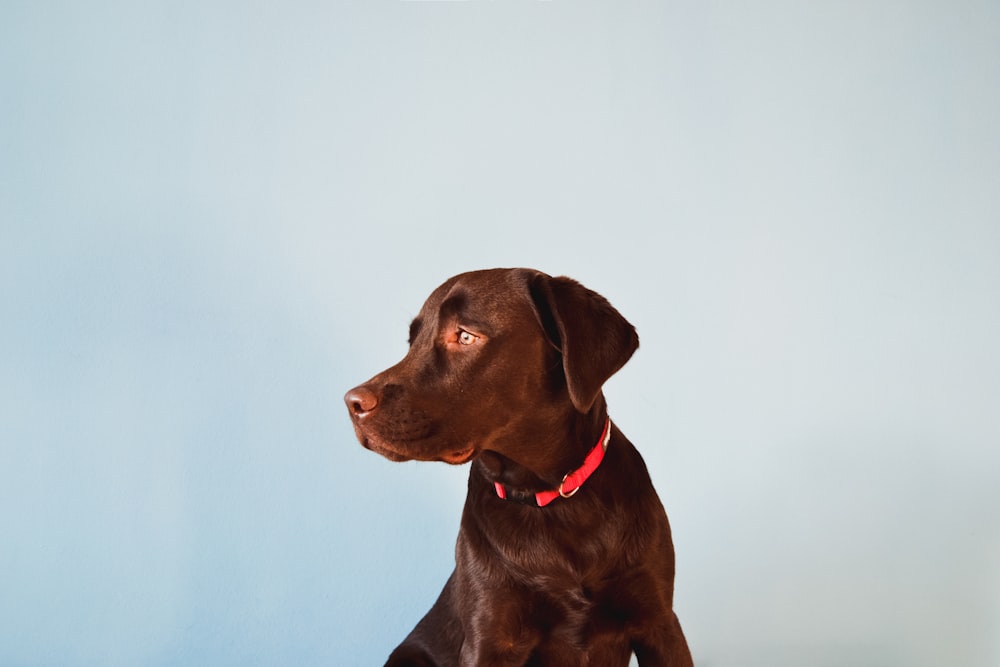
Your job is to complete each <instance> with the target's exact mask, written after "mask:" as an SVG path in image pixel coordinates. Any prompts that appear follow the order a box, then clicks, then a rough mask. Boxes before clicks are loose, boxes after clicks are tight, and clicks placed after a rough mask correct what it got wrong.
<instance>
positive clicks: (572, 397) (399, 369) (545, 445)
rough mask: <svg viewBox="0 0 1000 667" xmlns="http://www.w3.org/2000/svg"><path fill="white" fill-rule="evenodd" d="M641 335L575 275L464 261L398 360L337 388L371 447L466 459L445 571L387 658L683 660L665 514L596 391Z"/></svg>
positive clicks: (493, 666)
mask: <svg viewBox="0 0 1000 667" xmlns="http://www.w3.org/2000/svg"><path fill="white" fill-rule="evenodd" d="M638 346H639V338H638V335H637V334H636V331H635V328H634V327H633V326H632V325H631V324H629V323H628V321H626V320H625V318H624V317H622V315H621V314H620V313H619V312H618V311H617V310H615V308H614V307H613V306H611V304H610V303H608V301H607V300H606V299H604V297H602V296H600V295H599V294H597V293H596V292H593V291H591V290H589V289H587V288H585V287H583V286H582V285H581V284H580V283H578V282H576V281H575V280H572V279H570V278H566V277H553V276H549V275H547V274H544V273H541V272H539V271H535V270H531V269H490V270H484V271H473V272H469V273H463V274H461V275H458V276H455V277H453V278H451V279H449V280H447V281H446V282H445V283H444V284H443V285H441V286H440V287H438V288H437V289H436V290H434V292H433V293H432V294H431V295H430V297H428V299H427V301H426V303H424V305H423V308H422V309H421V310H420V314H419V315H418V316H417V317H416V318H415V319H414V320H413V322H412V324H410V335H409V351H408V352H407V354H406V356H405V357H404V358H403V359H402V361H400V362H399V363H398V364H396V365H395V366H392V367H391V368H389V369H388V370H385V371H383V372H382V373H379V374H378V375H376V376H375V377H373V378H372V379H371V380H368V381H367V382H365V383H364V384H362V385H360V386H358V387H355V388H354V389H351V390H350V391H348V392H347V394H346V395H345V397H344V398H345V402H346V403H347V409H348V412H349V413H350V417H351V420H352V422H353V425H354V430H355V434H356V435H357V437H358V440H359V441H360V442H361V444H362V445H363V446H364V447H366V448H367V449H369V450H372V451H374V452H377V453H378V454H381V455H382V456H384V457H386V458H388V459H390V460H392V461H406V460H421V461H444V462H445V463H450V464H454V465H459V464H464V463H469V462H471V463H472V465H471V469H470V472H469V487H468V495H467V497H466V500H465V507H464V510H463V513H462V519H461V526H460V529H459V533H458V540H457V545H456V549H455V570H454V571H453V572H452V574H451V576H450V578H449V579H448V581H447V583H446V584H445V585H444V589H443V590H442V591H441V594H440V596H439V597H438V599H437V602H435V603H434V605H433V606H432V607H431V609H430V611H429V612H427V614H426V615H425V616H424V617H423V619H422V620H420V621H419V623H418V624H417V625H416V627H415V628H414V629H413V631H412V632H411V633H410V634H409V635H408V636H407V637H406V638H405V639H404V641H403V642H402V643H401V644H400V645H399V646H398V647H397V648H396V649H395V650H394V651H393V652H392V654H391V655H390V656H389V659H388V661H387V662H386V665H387V666H391V667H400V666H403V665H407V666H420V667H459V666H461V667H472V666H474V665H476V666H487V667H508V666H509V667H515V666H517V667H520V666H524V665H544V666H547V667H563V666H565V667H581V666H591V667H626V666H627V665H628V663H629V660H630V658H631V655H632V654H633V653H634V654H635V655H636V657H637V658H638V661H639V664H640V665H641V666H642V667H657V666H660V667H690V666H691V665H692V660H691V654H690V652H689V650H688V646H687V641H686V639H685V637H684V634H683V632H682V630H681V626H680V623H679V621H678V620H677V616H676V614H675V613H674V610H673V594H674V549H673V542H672V538H671V533H670V526H669V523H668V522H667V515H666V513H665V512H664V510H663V506H662V504H661V503H660V500H659V498H658V497H657V495H656V492H655V490H654V489H653V485H652V482H651V481H650V477H649V473H648V472H647V469H646V465H645V463H644V462H643V460H642V457H641V456H640V455H639V453H638V451H636V449H635V447H633V446H632V443H630V442H629V441H628V439H627V438H626V437H625V436H624V435H623V434H622V432H621V431H620V430H619V429H618V427H617V426H616V425H615V424H614V423H612V422H611V421H610V419H609V417H608V409H607V404H606V401H605V399H604V394H603V392H602V386H603V384H604V382H605V381H606V380H607V379H608V378H609V377H611V375H613V374H614V373H615V372H617V371H618V370H619V369H620V368H621V367H622V366H623V365H624V364H625V363H626V362H627V361H628V360H629V358H630V357H631V356H632V354H633V353H634V352H635V350H636V349H637V348H638Z"/></svg>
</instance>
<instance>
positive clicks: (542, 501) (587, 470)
mask: <svg viewBox="0 0 1000 667" xmlns="http://www.w3.org/2000/svg"><path fill="white" fill-rule="evenodd" d="M610 439H611V419H610V418H608V420H607V421H606V422H605V423H604V431H603V432H602V433H601V438H600V440H598V441H597V444H596V445H594V448H593V449H591V450H590V453H589V454H587V458H585V459H584V460H583V465H582V466H580V467H579V468H577V469H576V470H574V471H572V472H568V473H566V475H565V476H564V477H563V480H562V482H560V483H559V488H558V489H551V490H549V491H539V492H538V493H536V494H535V503H537V504H538V506H539V507H545V506H546V505H548V504H549V503H551V502H552V501H553V500H555V499H556V498H558V497H560V496H562V497H563V498H569V497H570V496H572V495H573V494H575V493H576V492H577V491H579V490H580V487H581V486H583V483H584V482H586V481H587V479H588V478H589V477H590V476H591V475H593V474H594V471H595V470H597V467H598V466H599V465H601V461H603V460H604V452H606V451H608V441H609V440H610ZM493 486H494V487H495V488H496V490H497V495H498V496H500V497H501V498H504V499H506V498H507V489H505V488H504V486H503V484H501V483H500V482H493Z"/></svg>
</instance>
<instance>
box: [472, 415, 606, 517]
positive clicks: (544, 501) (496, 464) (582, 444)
mask: <svg viewBox="0 0 1000 667" xmlns="http://www.w3.org/2000/svg"><path fill="white" fill-rule="evenodd" d="M594 407H595V409H594V410H592V411H591V412H589V413H588V414H587V415H580V414H577V415H576V418H575V419H574V422H575V424H574V428H573V429H571V432H574V433H575V434H577V435H575V437H571V438H569V439H568V441H564V442H562V443H558V444H557V445H553V444H546V445H541V447H544V450H545V451H546V452H547V456H546V458H548V459H550V461H547V462H546V463H547V464H548V465H546V466H545V467H546V468H548V469H544V470H543V469H541V468H542V466H539V465H533V466H530V467H529V466H528V465H525V464H524V463H523V462H520V461H516V460H514V459H512V458H509V457H507V456H505V455H503V454H500V453H498V452H493V451H486V452H483V453H482V454H481V455H480V456H479V458H478V459H477V460H476V461H475V462H474V463H473V471H472V474H473V475H476V474H477V473H478V475H479V476H480V478H481V479H483V480H484V481H486V482H487V483H489V484H490V485H492V486H493V489H494V491H495V493H496V495H497V496H499V497H500V498H502V499H505V500H509V501H514V502H519V503H522V504H526V505H533V506H537V507H545V506H546V505H548V504H549V503H551V502H553V501H555V500H556V499H558V498H560V497H562V498H569V497H570V496H572V495H574V494H575V493H576V492H577V491H579V489H580V488H581V487H582V486H583V485H584V483H585V482H586V481H587V480H588V479H589V478H590V476H591V475H592V474H594V472H595V471H596V470H597V469H598V467H599V466H600V465H601V463H602V461H603V459H604V453H605V452H606V451H607V448H608V443H609V441H610V438H611V430H612V426H611V420H610V419H609V418H608V415H607V409H606V407H605V405H604V402H603V400H602V401H599V404H598V405H595V406H594ZM595 434H596V435H595ZM470 488H471V486H470Z"/></svg>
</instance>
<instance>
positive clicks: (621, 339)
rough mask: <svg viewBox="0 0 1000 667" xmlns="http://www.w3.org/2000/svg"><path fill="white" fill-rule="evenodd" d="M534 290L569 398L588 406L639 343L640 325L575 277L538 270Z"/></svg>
mask: <svg viewBox="0 0 1000 667" xmlns="http://www.w3.org/2000/svg"><path fill="white" fill-rule="evenodd" d="M529 291H530V292H531V298H532V300H533V302H534V305H535V311H536V313H537V314H538V319H539V322H540V323H541V325H542V328H543V329H544V330H545V333H546V335H547V336H548V338H549V340H550V341H551V342H552V345H553V346H555V348H556V349H557V350H559V351H560V353H561V354H562V365H563V372H564V373H565V375H566V388H567V389H568V391H569V398H570V400H571V401H572V402H573V406H574V407H575V408H576V409H577V410H579V411H580V412H587V411H589V410H590V408H591V406H593V404H594V401H595V400H597V396H598V395H599V394H600V393H601V386H602V385H603V384H604V382H605V381H606V380H607V379H608V378H609V377H611V376H612V375H614V374H615V372H617V371H618V369H619V368H621V367H622V366H624V365H625V362H626V361H628V360H629V359H630V358H631V357H632V354H633V353H634V352H635V351H636V349H637V348H638V347H639V336H638V334H636V331H635V327H633V326H632V325H631V324H629V323H628V321H627V320H626V319H625V318H624V317H622V315H621V313H619V312H618V311H617V310H615V308H614V306H612V305H611V304H610V303H608V301H607V299H605V298H604V297H603V296H601V295H600V294H598V293H597V292H593V291H591V290H589V289H587V288H586V287H584V286H583V285H581V284H580V283H578V282H576V281H575V280H573V279H571V278H566V277H558V278H554V277H552V276H547V275H545V274H543V273H539V274H536V275H535V276H533V278H532V279H531V280H530V281H529Z"/></svg>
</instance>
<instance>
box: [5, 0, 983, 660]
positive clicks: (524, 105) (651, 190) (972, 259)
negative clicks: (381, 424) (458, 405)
mask: <svg viewBox="0 0 1000 667" xmlns="http://www.w3.org/2000/svg"><path fill="white" fill-rule="evenodd" d="M0 221H2V222H0V285H2V292H0V539H2V543H0V635H2V639H0V665H4V666H5V667H6V666H10V667H13V666H29V665H31V666H34V665H45V666H52V667H55V666H60V667H66V666H84V665H101V666H105V665H106V666H117V665H122V666H126V665H127V666H132V665H212V666H217V665H268V666H269V665H376V664H381V660H382V659H384V657H385V656H386V654H387V653H388V651H389V650H390V649H391V648H392V647H393V646H394V645H395V644H396V643H397V642H398V641H399V640H400V639H401V638H402V637H403V636H404V635H405V634H406V632H408V630H409V629H410V627H412V625H413V624H414V623H415V621H416V620H417V619H418V618H419V616H420V615H421V614H422V613H423V612H424V610H426V608H427V607H428V606H429V605H430V603H431V602H432V600H433V599H434V597H435V596H436V594H437V592H438V590H439V589H440V586H441V585H442V583H443V582H444V579H445V577H446V576H447V573H448V572H449V571H450V569H451V566H452V547H453V540H454V536H455V532H456V530H457V522H458V516H459V511H460V507H461V503H462V499H463V496H464V485H465V477H466V473H467V471H466V469H464V468H450V467H448V466H445V465H438V464H391V463H389V462H387V461H384V460H382V459H380V458H379V457H377V456H376V455H374V454H372V453H370V452H367V451H364V450H363V449H362V448H361V447H360V446H358V445H357V443H356V442H355V441H354V437H353V433H352V431H351V428H350V424H349V422H348V419H347V416H346V411H345V410H344V408H343V406H342V404H341V402H340V401H341V396H342V394H343V392H344V391H345V390H347V389H348V388H350V387H351V386H353V385H354V384H357V383H358V382H360V381H362V380H364V379H366V378H368V377H369V376H371V375H372V374H374V373H375V372H377V371H379V370H381V369H382V368H384V367H386V366H388V365H389V364H390V363H393V362H395V361H396V360H397V359H398V358H399V357H400V356H401V355H402V354H403V353H404V347H405V338H406V329H407V325H408V323H409V320H410V318H411V317H412V316H413V315H414V314H415V313H416V312H417V310H418V309H419V307H420V304H421V303H422V301H423V299H424V297H425V296H426V295H427V294H428V293H429V292H430V290H431V289H432V288H433V287H435V286H436V285H437V284H438V283H440V282H441V281H443V280H444V279H445V278H446V277H448V276H450V275H452V274H454V273H457V272H459V271H464V270H468V269H475V268H485V267H492V266H521V265H524V266H533V267H536V268H539V269H542V270H545V271H547V272H549V273H553V274H568V275H571V276H573V277H576V278H578V279H579V280H581V281H582V282H584V284H586V285H588V286H589V287H592V288H593V289H595V290H597V291H599V292H601V293H603V294H604V295H605V296H607V297H608V298H609V299H610V300H611V301H612V302H613V303H614V304H615V305H616V306H618V307H619V309H620V310H621V311H622V312H623V313H624V314H625V315H626V316H627V317H628V318H629V319H631V320H632V321H633V323H635V324H636V326H637V327H638V329H639V332H640V335H641V337H642V348H641V349H640V351H639V352H638V354H637V355H636V357H635V358H634V359H633V360H632V362H631V363H630V364H629V365H628V366H626V368H625V369H624V370H623V371H622V372H621V373H619V375H617V376H616V377H615V378H613V380H612V381H611V382H610V383H609V385H608V387H607V394H608V397H609V402H610V405H611V411H612V415H613V417H614V418H615V419H616V421H617V422H618V424H619V425H620V426H621V428H622V429H623V430H624V431H625V432H626V433H627V434H628V435H629V436H630V438H631V439H632V440H633V441H634V442H635V443H637V445H638V446H639V447H640V449H641V450H642V451H643V452H644V454H645V456H646V458H647V461H648V463H649V465H650V467H651V469H652V473H653V477H654V479H655V482H656V485H657V487H658V489H659V491H660V494H661V496H662V498H663V500H664V502H665V504H666V505H667V508H668V511H669V513H670V515H671V518H672V521H673V525H674V529H675V538H676V543H677V551H678V568H679V569H678V580H677V608H678V611H679V614H680V616H681V619H682V621H683V623H684V626H685V629H686V631H687V634H688V638H689V641H690V643H691V645H692V647H693V651H694V654H695V657H696V661H697V662H698V664H699V665H700V666H701V667H712V666H734V667H735V666H747V665H757V666H761V667H763V666H767V667H777V666H780V665H788V666H792V665H794V666H796V667H804V666H809V665H826V666H834V667H835V666H844V667H849V666H858V667H924V666H926V667H940V666H942V665H948V666H952V665H956V666H972V667H975V666H982V667H995V666H996V665H997V664H1000V484H998V471H1000V353H998V341H1000V5H998V4H997V3H995V2H986V1H984V2H972V1H960V2H850V1H849V2H793V1H787V2H780V1H776V0H765V1H762V2H753V3H750V2H670V3H640V2H606V3H594V2H570V1H569V0H556V1H554V2H525V1H514V0H509V1H506V0H505V1H500V0H498V1H496V2H486V1H481V2H388V1H386V2H336V3H320V2H283V3H277V2H275V3H263V2H168V3H148V2H145V3H144V2H139V3H133V2H121V3H108V2H90V3H60V2H12V1H10V0H7V1H5V2H2V4H0Z"/></svg>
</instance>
